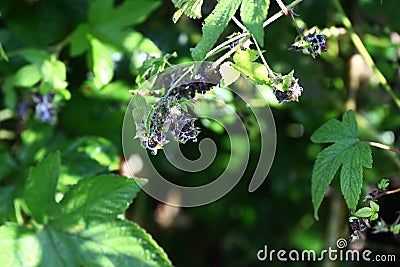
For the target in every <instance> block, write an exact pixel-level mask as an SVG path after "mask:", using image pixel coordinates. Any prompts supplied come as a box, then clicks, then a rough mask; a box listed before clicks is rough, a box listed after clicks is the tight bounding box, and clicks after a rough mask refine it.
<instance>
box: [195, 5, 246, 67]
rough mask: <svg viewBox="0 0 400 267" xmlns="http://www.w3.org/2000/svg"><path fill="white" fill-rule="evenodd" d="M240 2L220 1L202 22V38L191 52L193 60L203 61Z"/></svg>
mask: <svg viewBox="0 0 400 267" xmlns="http://www.w3.org/2000/svg"><path fill="white" fill-rule="evenodd" d="M241 2H242V0H221V1H219V2H218V4H217V5H216V6H215V8H214V10H213V11H212V12H211V14H210V15H209V16H208V17H207V18H206V19H205V21H204V26H203V28H202V31H203V36H202V38H201V40H200V42H199V43H198V44H197V45H196V47H195V48H194V49H192V51H191V52H192V57H193V59H194V60H202V59H204V57H205V56H206V54H207V52H208V51H210V50H211V48H212V47H213V45H214V44H215V43H216V42H217V39H218V37H219V36H220V35H221V33H222V32H223V30H224V29H225V28H226V26H227V25H228V23H229V21H230V20H231V18H232V16H233V15H234V14H235V12H236V10H237V9H238V8H239V5H240V3H241Z"/></svg>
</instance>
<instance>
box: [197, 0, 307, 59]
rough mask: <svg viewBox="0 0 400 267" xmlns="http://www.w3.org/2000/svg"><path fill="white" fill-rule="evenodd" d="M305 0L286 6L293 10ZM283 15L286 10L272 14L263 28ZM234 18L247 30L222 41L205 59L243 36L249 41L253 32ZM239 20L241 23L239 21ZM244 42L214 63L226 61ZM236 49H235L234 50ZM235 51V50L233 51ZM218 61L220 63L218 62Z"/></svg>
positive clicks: (298, 0)
mask: <svg viewBox="0 0 400 267" xmlns="http://www.w3.org/2000/svg"><path fill="white" fill-rule="evenodd" d="M302 1H303V0H295V1H293V2H292V3H290V4H289V5H288V6H286V8H287V9H288V10H292V9H293V8H294V7H295V6H297V5H298V4H300V3H301V2H302ZM283 15H285V13H284V11H283V10H281V11H279V12H277V13H275V14H274V15H272V16H271V17H270V18H269V19H267V20H266V21H264V23H263V28H265V27H267V26H268V25H269V24H271V23H272V22H274V21H275V20H277V19H279V18H280V17H282V16H283ZM232 20H233V21H234V22H235V23H236V24H237V25H238V26H239V25H240V26H239V27H240V28H241V29H243V30H245V32H243V33H242V34H240V35H238V36H235V37H233V38H231V39H229V40H227V41H225V42H223V43H221V44H220V45H218V46H217V47H215V48H214V49H212V50H210V51H209V52H208V53H207V54H206V56H205V58H204V59H206V58H209V57H210V56H212V55H214V54H215V53H217V52H218V51H219V50H220V49H221V48H223V47H224V46H226V45H229V44H230V43H232V42H234V41H236V40H239V39H241V38H244V39H243V40H244V41H247V40H248V39H249V38H250V36H251V34H250V32H249V31H248V30H247V29H246V27H245V26H244V25H243V24H242V23H240V22H239V21H238V20H237V19H236V18H235V17H232ZM237 22H239V24H238V23H237ZM242 44H244V42H240V43H239V44H237V45H236V46H235V47H234V48H233V49H232V50H230V51H228V52H227V53H226V54H224V55H223V56H222V57H221V58H219V59H218V60H217V61H216V62H215V63H214V64H213V65H214V66H215V67H216V66H218V65H219V64H221V63H222V62H223V61H225V60H226V59H227V58H229V57H230V56H231V55H232V54H233V53H234V52H235V51H237V50H238V49H239V48H240V46H242ZM233 50H234V51H233ZM232 51H233V52H232ZM216 63H218V64H216Z"/></svg>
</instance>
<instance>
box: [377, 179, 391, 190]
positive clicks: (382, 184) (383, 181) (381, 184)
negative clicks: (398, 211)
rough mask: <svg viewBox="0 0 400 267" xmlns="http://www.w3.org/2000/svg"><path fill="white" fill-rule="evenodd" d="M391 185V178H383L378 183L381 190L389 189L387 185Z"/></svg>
mask: <svg viewBox="0 0 400 267" xmlns="http://www.w3.org/2000/svg"><path fill="white" fill-rule="evenodd" d="M388 186H389V179H381V180H380V181H379V183H378V189H380V190H383V191H385V190H387V187H388Z"/></svg>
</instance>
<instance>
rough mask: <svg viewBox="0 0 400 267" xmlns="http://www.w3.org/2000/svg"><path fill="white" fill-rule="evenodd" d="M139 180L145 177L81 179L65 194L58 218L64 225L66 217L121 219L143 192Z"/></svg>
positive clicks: (67, 218) (78, 219) (114, 176)
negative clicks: (119, 216)
mask: <svg viewBox="0 0 400 267" xmlns="http://www.w3.org/2000/svg"><path fill="white" fill-rule="evenodd" d="M138 183H141V184H144V183H145V180H139V179H127V178H125V177H122V176H117V175H100V176H95V177H88V178H84V179H81V180H80V181H79V182H78V183H77V184H76V185H74V186H73V187H72V188H71V189H70V190H69V191H68V192H67V193H66V194H65V195H64V198H63V199H62V201H61V202H60V208H59V210H58V211H57V215H56V218H55V220H56V221H57V224H59V225H62V224H63V223H65V222H66V221H68V223H70V222H71V221H72V222H78V221H80V220H85V221H90V220H101V219H102V220H111V219H117V216H118V215H121V214H123V212H124V211H125V209H126V208H127V207H128V205H129V203H130V202H131V200H132V198H134V197H135V196H136V194H137V193H138V192H139V190H140V187H139V185H138Z"/></svg>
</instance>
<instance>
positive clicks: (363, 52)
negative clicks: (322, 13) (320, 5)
mask: <svg viewBox="0 0 400 267" xmlns="http://www.w3.org/2000/svg"><path fill="white" fill-rule="evenodd" d="M333 3H334V5H335V7H336V8H337V10H338V11H339V18H340V20H341V22H342V24H343V25H344V26H345V28H346V29H347V31H348V32H349V34H350V39H351V41H352V42H353V44H354V46H355V47H356V49H357V50H358V52H359V53H360V55H361V56H362V57H363V59H364V60H365V62H366V63H367V64H368V65H369V66H370V67H371V68H372V70H373V72H374V74H375V75H376V77H377V78H378V80H379V83H380V84H381V85H382V87H383V89H385V90H386V92H387V93H388V94H389V95H390V96H391V97H392V99H393V101H394V102H395V104H396V105H397V107H398V108H400V99H399V98H398V97H397V96H396V95H395V93H394V92H393V90H392V88H391V87H390V85H389V84H388V82H387V80H386V78H385V76H384V75H383V74H382V72H381V71H380V70H379V68H378V67H377V66H376V64H375V62H374V60H373V59H372V57H371V55H370V54H369V53H368V51H367V49H366V48H365V45H364V44H363V42H362V40H361V38H360V36H358V34H357V33H356V32H354V30H353V25H352V24H351V21H350V19H349V18H348V17H347V16H346V13H345V12H344V10H343V8H342V5H341V4H340V2H339V0H334V1H333Z"/></svg>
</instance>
